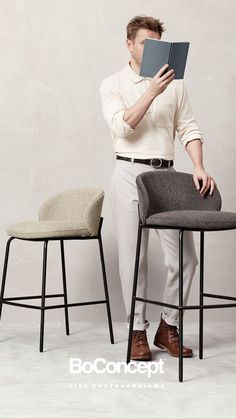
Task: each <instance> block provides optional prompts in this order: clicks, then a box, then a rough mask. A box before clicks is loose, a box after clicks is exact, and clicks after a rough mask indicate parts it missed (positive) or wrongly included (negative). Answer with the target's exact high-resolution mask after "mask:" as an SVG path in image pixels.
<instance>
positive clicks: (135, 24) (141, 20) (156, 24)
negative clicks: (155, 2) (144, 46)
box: [126, 15, 165, 41]
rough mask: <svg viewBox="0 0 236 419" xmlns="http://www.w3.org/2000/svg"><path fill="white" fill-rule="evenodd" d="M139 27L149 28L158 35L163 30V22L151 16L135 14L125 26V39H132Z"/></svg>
mask: <svg viewBox="0 0 236 419" xmlns="http://www.w3.org/2000/svg"><path fill="white" fill-rule="evenodd" d="M139 29H149V30H150V31H153V32H156V33H159V34H160V36H161V35H162V33H163V32H164V31H165V28H164V26H163V22H160V20H159V19H155V18H154V17H151V16H145V15H140V16H135V17H134V18H133V19H131V20H130V21H129V23H128V25H127V27H126V32H127V39H130V40H131V41H133V40H134V39H135V37H136V33H137V32H138V30H139Z"/></svg>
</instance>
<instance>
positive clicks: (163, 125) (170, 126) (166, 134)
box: [99, 63, 203, 160]
mask: <svg viewBox="0 0 236 419" xmlns="http://www.w3.org/2000/svg"><path fill="white" fill-rule="evenodd" d="M151 80H152V79H151V78H150V77H142V76H139V75H138V74H137V73H136V72H135V71H134V70H133V69H132V68H131V67H130V64H129V63H128V64H127V65H126V66H125V67H124V68H123V69H122V70H121V71H118V72H117V73H115V74H113V75H111V76H108V77H106V78H105V79H104V80H103V81H102V82H101V84H100V87H99V90H100V95H101V101H102V110H103V115H104V118H105V120H106V121H107V123H108V125H109V127H110V129H111V135H112V139H113V143H114V149H115V152H116V154H118V155H120V156H125V157H133V158H141V159H145V158H147V159H148V158H163V159H166V160H172V159H174V141H175V136H176V131H177V134H178V138H179V141H180V142H181V144H182V145H183V146H184V147H186V144H187V142H188V141H191V140H195V139H200V140H201V142H202V143H203V136H202V133H201V131H200V130H199V127H198V124H197V121H196V119H195V115H194V113H193V110H192V107H191V104H190V101H189V96H188V92H187V90H186V87H185V84H184V81H183V79H178V80H176V79H174V80H173V81H172V82H171V83H170V84H169V85H168V86H167V88H166V89H165V90H164V91H163V92H162V93H161V94H160V95H158V96H157V97H156V98H155V99H154V100H153V102H152V104H151V105H150V107H149V109H148V110H147V112H146V114H145V115H144V117H143V119H142V120H141V121H140V122H139V123H138V125H137V126H136V127H135V128H131V127H130V126H129V125H128V124H127V123H126V122H125V121H124V120H123V115H124V112H125V110H126V109H127V108H129V107H130V106H132V105H133V104H134V103H135V102H136V101H137V100H138V99H139V97H140V96H141V95H142V93H144V92H145V90H146V89H147V88H148V86H149V83H150V81H151Z"/></svg>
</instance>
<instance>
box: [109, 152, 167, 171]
mask: <svg viewBox="0 0 236 419" xmlns="http://www.w3.org/2000/svg"><path fill="white" fill-rule="evenodd" d="M116 158H117V160H126V161H131V162H133V163H143V164H149V165H150V166H152V167H154V168H155V169H158V168H161V167H171V166H173V164H174V160H164V159H134V158H131V157H123V156H118V155H117V156H116Z"/></svg>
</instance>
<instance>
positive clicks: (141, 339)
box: [133, 330, 147, 345]
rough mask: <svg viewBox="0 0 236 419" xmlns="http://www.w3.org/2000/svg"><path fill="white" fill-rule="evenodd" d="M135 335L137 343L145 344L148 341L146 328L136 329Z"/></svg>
mask: <svg viewBox="0 0 236 419" xmlns="http://www.w3.org/2000/svg"><path fill="white" fill-rule="evenodd" d="M133 336H134V337H135V339H136V342H137V345H145V344H146V343H147V339H146V334H145V332H144V330H134V331H133Z"/></svg>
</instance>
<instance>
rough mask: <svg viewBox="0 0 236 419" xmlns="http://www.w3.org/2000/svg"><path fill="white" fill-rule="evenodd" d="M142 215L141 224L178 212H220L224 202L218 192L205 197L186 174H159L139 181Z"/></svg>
mask: <svg viewBox="0 0 236 419" xmlns="http://www.w3.org/2000/svg"><path fill="white" fill-rule="evenodd" d="M136 185H137V190H138V198H139V213H140V218H141V222H142V224H145V221H146V218H148V217H149V216H151V215H153V214H156V213H158V212H165V211H178V210H202V211H220V210H221V205H222V200H221V195H220V192H219V191H218V189H217V188H215V189H214V191H213V194H212V195H210V194H209V191H208V193H207V194H205V196H204V197H201V196H200V193H199V190H197V189H196V186H195V184H194V181H193V175H192V174H190V173H183V172H176V171H174V172H170V171H162V170H156V171H155V172H154V171H153V172H144V173H141V174H139V175H138V176H137V177H136Z"/></svg>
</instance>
